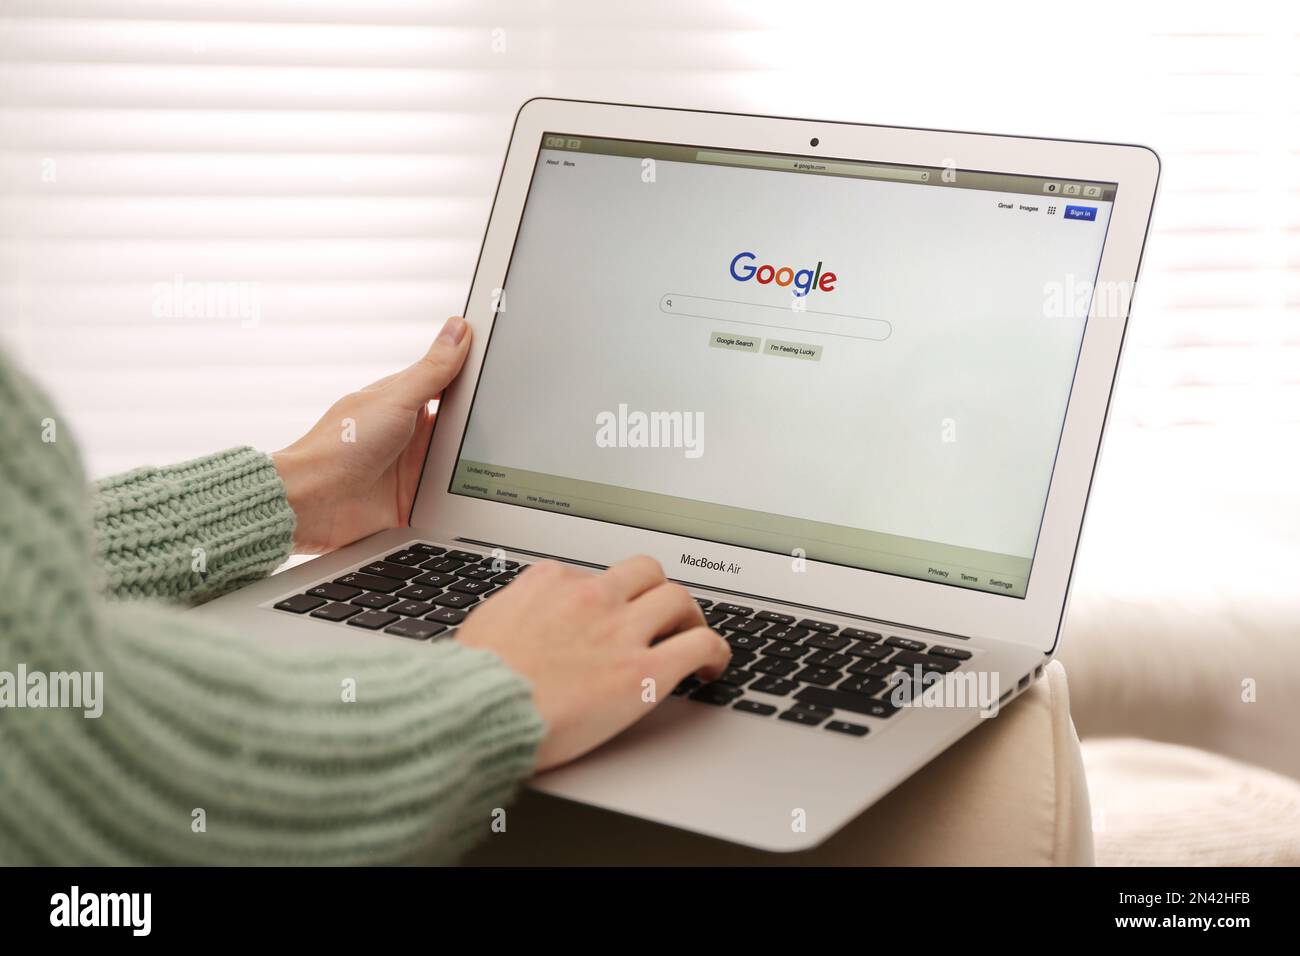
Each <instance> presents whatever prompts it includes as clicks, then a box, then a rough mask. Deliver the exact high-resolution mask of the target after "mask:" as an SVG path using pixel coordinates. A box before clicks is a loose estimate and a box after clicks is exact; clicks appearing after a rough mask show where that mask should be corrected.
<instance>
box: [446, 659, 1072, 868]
mask: <svg viewBox="0 0 1300 956" xmlns="http://www.w3.org/2000/svg"><path fill="white" fill-rule="evenodd" d="M485 829H486V827H485ZM1092 859H1093V845H1092V828H1091V815H1090V812H1089V805H1088V789H1087V785H1086V783H1085V780H1084V775H1083V762H1082V758H1081V756H1080V752H1079V742H1078V738H1077V737H1076V736H1075V733H1074V726H1073V724H1071V722H1070V700H1069V692H1068V689H1067V686H1066V680H1065V671H1064V669H1063V668H1062V667H1061V665H1060V664H1057V663H1053V664H1051V665H1050V666H1049V667H1048V668H1047V669H1046V671H1045V675H1044V679H1043V680H1041V681H1039V682H1038V684H1036V685H1035V686H1034V687H1032V688H1030V690H1029V691H1027V692H1026V693H1025V694H1024V695H1023V696H1022V697H1021V698H1019V699H1018V700H1016V701H1013V702H1012V703H1011V704H1010V705H1008V706H1007V707H1006V708H1004V709H1003V711H1002V712H1001V714H1000V715H999V716H998V717H996V718H992V719H990V720H986V721H984V723H983V724H982V725H981V726H980V727H979V728H977V729H976V730H974V731H973V732H972V733H971V734H969V735H968V736H967V737H966V738H964V739H963V740H961V741H959V742H958V743H957V744H956V745H954V746H953V747H951V748H950V749H949V750H948V751H947V752H946V753H944V754H942V755H941V756H940V757H939V758H938V759H936V760H935V761H934V762H932V763H931V764H930V765H929V766H927V767H925V768H924V769H923V770H922V771H921V772H920V773H918V774H916V775H915V776H913V777H912V778H911V779H910V780H907V781H905V782H904V783H903V784H902V785H901V786H899V787H898V789H897V790H895V791H894V792H893V793H891V794H890V795H889V796H887V797H885V799H884V800H882V801H881V802H880V803H878V804H876V806H874V807H872V808H871V809H869V810H868V811H867V812H866V813H864V814H863V815H862V816H860V817H858V818H857V819H856V820H854V821H853V822H851V823H850V824H849V825H848V826H846V827H845V828H844V829H843V830H841V831H840V832H839V833H837V834H835V835H834V836H832V837H831V838H830V839H829V840H827V841H826V842H825V843H824V844H823V845H822V846H820V847H817V848H816V849H813V850H810V851H807V852H803V853H793V854H775V853H765V852H762V851H759V850H752V849H749V848H747V847H741V846H736V845H734V844H730V843H724V842H721V841H718V840H713V839H709V838H706V837H701V836H697V835H694V834H690V833H686V832H685V831H682V830H676V829H670V828H668V827H663V826H659V825H657V824H653V823H649V822H646V821H643V820H638V819H633V818H630V817H624V816H621V815H619V814H614V813H609V812H606V811H602V810H596V809H593V808H591V807H586V806H582V805H579V804H574V803H568V802H566V801H563V800H558V799H555V798H552V797H547V796H543V795H540V794H535V793H526V794H524V795H523V796H522V797H521V799H520V800H519V801H518V802H517V803H516V804H515V805H514V806H513V807H511V808H510V809H509V811H508V815H507V828H506V832H505V833H494V834H490V835H488V836H487V837H486V838H485V840H484V842H483V844H482V845H481V846H480V847H479V848H478V849H477V850H475V851H473V852H472V853H471V854H470V856H469V857H468V858H467V859H466V861H465V862H466V863H469V864H472V865H562V864H589V865H610V864H638V865H692V864H711V865H729V864H759V865H799V864H815V865H823V866H840V865H846V866H864V865H914V866H920V865H928V866H961V865H986V866H987V865H993V866H1003V865H1053V864H1056V865H1089V864H1091V863H1092Z"/></svg>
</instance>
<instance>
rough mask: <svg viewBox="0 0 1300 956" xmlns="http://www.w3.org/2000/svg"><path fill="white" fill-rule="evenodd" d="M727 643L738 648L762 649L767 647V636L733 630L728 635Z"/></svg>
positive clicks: (748, 649) (745, 649)
mask: <svg viewBox="0 0 1300 956" xmlns="http://www.w3.org/2000/svg"><path fill="white" fill-rule="evenodd" d="M727 643H728V644H730V645H731V646H732V647H734V648H736V649H737V650H742V651H761V650H762V649H763V648H765V647H767V638H765V637H758V636H757V635H755V634H741V633H739V632H732V633H731V634H728V635H727Z"/></svg>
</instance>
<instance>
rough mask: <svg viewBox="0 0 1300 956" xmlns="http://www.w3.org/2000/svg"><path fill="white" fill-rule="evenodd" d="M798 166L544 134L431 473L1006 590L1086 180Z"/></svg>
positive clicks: (1066, 335)
mask: <svg viewBox="0 0 1300 956" xmlns="http://www.w3.org/2000/svg"><path fill="white" fill-rule="evenodd" d="M569 142H570V143H573V142H577V141H575V140H570V141H569ZM649 149H650V147H649V145H648V144H647V150H649ZM648 155H650V153H649V152H647V156H648ZM710 155H716V154H710ZM794 167H795V164H793V163H792V164H791V168H788V169H782V168H775V169H773V168H747V167H745V166H742V165H727V164H723V163H709V162H690V161H683V162H679V161H672V160H649V159H645V158H642V157H638V156H636V155H610V154H604V153H599V152H585V151H577V150H573V149H542V150H541V151H540V153H539V156H538V160H537V166H536V170H535V173H534V178H533V182H532V186H531V188H530V192H529V195H528V200H527V205H526V208H525V211H524V215H523V218H522V223H521V227H520V231H519V235H518V239H517V243H516V246H515V250H514V254H513V256H512V258H511V261H510V265H509V270H508V274H507V276H506V278H505V281H504V283H503V287H502V292H501V295H500V306H499V313H498V314H497V316H496V319H495V323H494V326H493V330H492V333H491V338H490V340H489V344H488V349H487V354H486V358H485V361H484V366H483V371H482V376H481V380H480V382H479V386H478V389H477V394H476V396H475V399H474V404H473V408H472V410H471V413H470V417H469V423H468V427H467V431H466V435H465V439H464V443H463V446H462V449H461V458H460V460H459V462H458V465H457V468H456V470H455V473H454V475H453V480H452V487H451V490H452V491H453V492H455V493H459V494H466V495H475V496H478V497H483V498H488V499H492V500H496V501H501V502H505V503H509V504H515V505H520V506H525V507H533V508H544V509H546V510H550V511H557V512H563V513H567V514H572V515H574V516H578V517H582V518H591V519H596V520H602V521H610V522H616V523H619V524H625V525H632V526H636V527H642V528H650V529H654V530H659V531H667V532H671V533H675V534H685V535H690V536H693V537H696V538H700V539H703V540H710V541H718V542H724V543H728V544H736V545H742V546H747V547H753V548H760V549H763V550H766V551H773V552H777V553H785V554H795V555H802V556H806V557H807V559H809V560H813V561H818V560H821V561H828V562H833V563H837V564H844V565H849V566H853V567H861V568H867V569H872V570H879V571H885V572H888V573H894V574H902V575H906V576H909V577H915V578H919V579H924V580H932V581H936V582H939V583H944V584H951V585H958V586H964V587H970V588H976V589H981V590H986V591H991V592H995V593H1003V594H1008V595H1012V596H1023V595H1024V593H1025V587H1026V583H1027V581H1028V577H1029V569H1030V566H1031V563H1032V559H1033V554H1034V550H1035V545H1036V541H1037V537H1038V531H1039V526H1040V523H1041V518H1042V513H1043V508H1044V504H1045V501H1046V498H1047V491H1048V484H1049V482H1050V479H1051V475H1052V467H1053V462H1054V459H1055V454H1056V449H1057V443H1058V440H1059V437H1060V434H1061V427H1062V422H1063V420H1064V416H1065V410H1066V403H1067V400H1068V398H1069V393H1070V387H1071V382H1072V378H1073V374H1074V367H1075V362H1076V358H1077V356H1078V351H1079V346H1080V342H1081V338H1082V334H1083V327H1084V315H1086V301H1085V302H1084V308H1082V309H1080V308H1079V307H1078V305H1077V303H1076V302H1074V297H1075V296H1077V294H1078V289H1079V288H1080V287H1081V286H1085V285H1086V286H1090V284H1091V283H1092V282H1093V281H1094V279H1095V276H1096V271H1097V266H1098V262H1099V260H1100V257H1101V250H1102V245H1103V242H1104V237H1105V232H1106V223H1107V221H1108V218H1109V213H1110V205H1111V204H1110V202H1109V201H1105V200H1101V199H1087V200H1083V199H1077V198H1072V197H1068V196H1057V195H1052V194H1045V195H1032V194H1028V193H1027V192H1026V191H1024V190H1023V189H1022V190H1020V191H1018V192H1005V193H1004V192H1000V191H998V190H997V189H996V188H978V189H977V188H969V189H964V188H956V187H955V186H953V185H947V184H945V185H939V184H932V183H926V182H915V181H911V182H908V181H888V180H880V179H863V178H855V177H854V176H851V175H845V176H839V175H811V174H806V173H802V172H799V171H796V169H795V168H794ZM960 175H961V174H960V173H959V174H958V178H959V177H960ZM1093 191H1094V192H1096V191H1097V190H1096V188H1095V187H1094V188H1093ZM1067 206H1068V207H1069V208H1070V209H1071V210H1072V211H1071V212H1070V214H1069V217H1068V218H1067V216H1066V209H1067ZM1081 210H1082V211H1081ZM1054 290H1056V291H1057V292H1059V293H1060V303H1059V304H1060V307H1059V308H1054V307H1053V304H1052V303H1053V291H1054Z"/></svg>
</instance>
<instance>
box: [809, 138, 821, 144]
mask: <svg viewBox="0 0 1300 956" xmlns="http://www.w3.org/2000/svg"><path fill="white" fill-rule="evenodd" d="M820 142H821V140H819V139H818V138H817V137H816V136H814V137H813V138H812V139H810V140H808V145H809V146H816V145H817V144H818V143H820Z"/></svg>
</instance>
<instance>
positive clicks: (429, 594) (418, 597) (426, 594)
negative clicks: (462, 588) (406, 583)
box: [397, 584, 442, 601]
mask: <svg viewBox="0 0 1300 956" xmlns="http://www.w3.org/2000/svg"><path fill="white" fill-rule="evenodd" d="M441 593H442V591H441V590H440V589H438V588H435V587H434V586H433V585H431V584H412V585H411V586H410V587H409V588H402V590H400V591H398V592H397V596H398V597H400V598H406V599H407V600H408V601H428V600H431V599H432V598H436V597H437V596H438V595H439V594H441Z"/></svg>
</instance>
